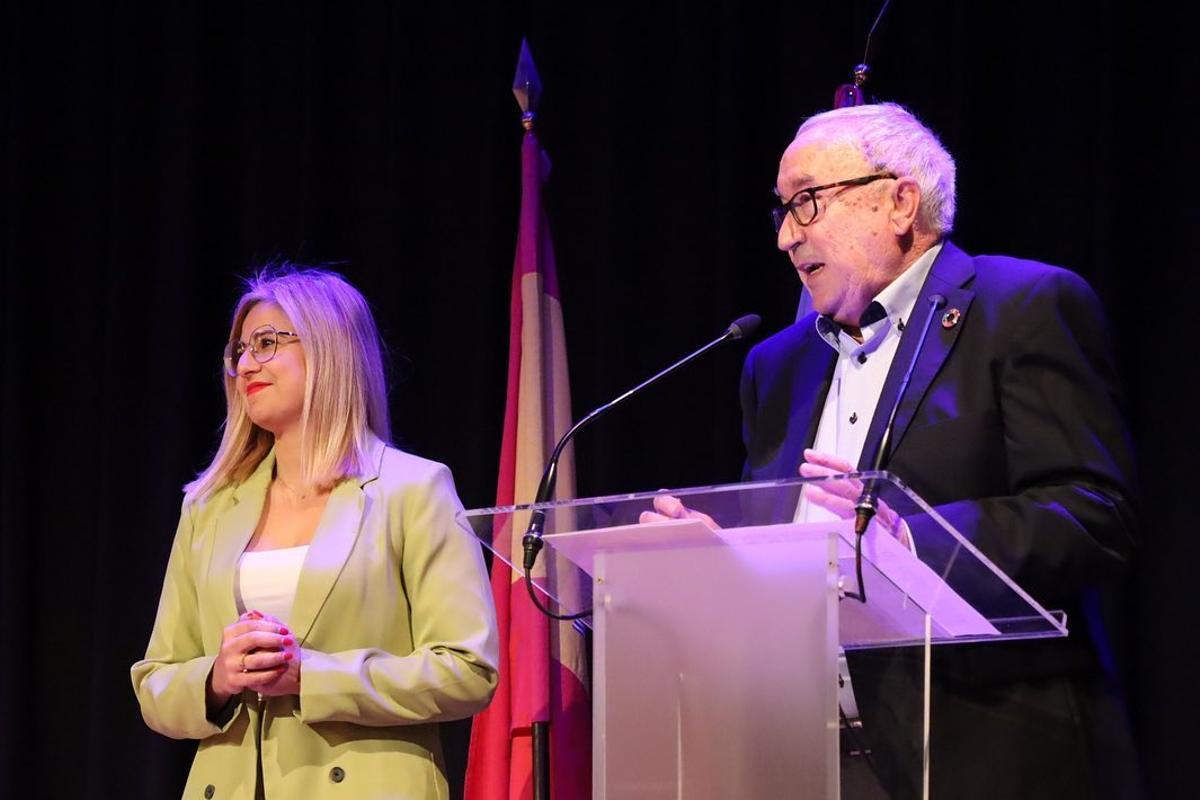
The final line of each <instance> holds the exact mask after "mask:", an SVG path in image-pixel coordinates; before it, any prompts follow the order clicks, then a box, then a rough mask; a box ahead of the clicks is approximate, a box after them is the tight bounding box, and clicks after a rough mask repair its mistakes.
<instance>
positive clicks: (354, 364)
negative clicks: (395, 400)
mask: <svg viewBox="0 0 1200 800" xmlns="http://www.w3.org/2000/svg"><path fill="white" fill-rule="evenodd" d="M259 303H275V304H276V305H278V306H279V307H280V308H281V309H283V312H284V313H285V314H287V316H288V318H289V319H291V321H292V326H293V328H294V331H293V332H294V333H295V334H296V335H297V336H299V339H300V341H299V345H300V346H301V347H303V348H304V358H305V365H306V370H305V373H306V374H305V378H304V409H303V411H302V415H301V421H300V431H301V433H300V454H301V455H300V476H301V480H302V481H303V485H305V486H313V487H318V488H320V489H322V490H325V489H329V488H331V487H332V486H333V485H334V484H335V483H337V482H338V481H339V480H341V479H343V478H346V477H349V476H351V475H361V474H364V473H365V471H366V470H367V469H368V468H369V467H368V456H369V452H368V451H369V446H370V440H371V436H370V434H374V435H375V436H376V437H378V438H380V439H382V440H384V441H385V442H386V441H388V439H389V437H390V426H389V424H388V406H387V385H386V380H385V379H384V372H383V353H382V346H381V343H380V339H379V331H378V329H377V328H376V327H375V320H374V318H373V317H372V316H371V309H370V307H369V306H368V305H367V301H366V300H365V299H364V298H363V296H362V294H360V293H359V291H358V290H357V289H355V288H354V287H353V286H351V285H350V284H349V283H348V282H347V281H346V279H345V278H343V277H342V276H341V275H338V274H337V273H334V272H329V271H326V270H320V269H308V268H304V269H298V268H296V267H295V266H293V265H291V264H288V263H286V262H285V263H283V264H280V265H277V266H271V267H268V268H266V269H264V270H262V271H261V272H259V273H258V274H256V275H253V276H251V277H250V278H249V279H248V280H247V281H246V291H245V292H244V293H243V294H242V296H241V299H239V300H238V302H237V306H236V307H235V308H234V311H233V324H232V326H231V327H230V333H229V340H230V341H236V340H237V339H238V338H239V337H240V336H241V327H242V322H243V321H244V320H245V319H246V315H247V314H249V313H250V309H252V308H254V306H256V305H258V304H259ZM222 374H223V375H224V380H225V403H226V409H227V410H226V416H225V424H224V430H223V432H222V435H221V444H220V445H219V446H218V448H217V453H216V455H215V456H214V457H213V460H212V463H211V464H209V465H208V467H207V468H205V469H204V470H203V471H202V472H201V473H200V474H199V475H197V476H196V479H195V480H193V481H192V482H191V483H189V484H188V485H187V486H185V487H184V491H185V492H186V493H187V498H188V499H189V500H201V499H204V498H206V497H208V496H210V495H212V493H213V492H215V491H217V490H218V489H220V488H222V487H224V486H226V485H228V484H230V483H239V482H241V481H243V480H245V479H246V478H247V477H248V476H249V475H250V473H252V472H254V469H255V468H256V467H257V466H258V465H259V463H260V462H261V461H262V459H263V457H264V456H265V455H266V454H267V453H268V452H269V451H270V449H271V446H272V444H273V442H274V436H273V434H271V432H270V431H267V430H265V429H263V428H260V427H259V426H257V425H255V424H254V422H252V421H251V419H250V417H249V415H247V413H246V405H245V402H244V400H243V398H242V397H241V395H239V394H238V392H237V388H236V378H231V377H229V376H228V375H227V374H224V373H222Z"/></svg>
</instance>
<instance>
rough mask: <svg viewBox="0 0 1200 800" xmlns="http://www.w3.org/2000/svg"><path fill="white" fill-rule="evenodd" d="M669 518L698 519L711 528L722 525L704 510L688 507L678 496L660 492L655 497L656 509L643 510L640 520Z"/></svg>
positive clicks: (643, 521)
mask: <svg viewBox="0 0 1200 800" xmlns="http://www.w3.org/2000/svg"><path fill="white" fill-rule="evenodd" d="M669 519H698V520H700V521H701V522H703V523H704V524H705V525H707V526H708V528H709V530H714V531H716V530H720V529H721V526H720V525H718V524H717V523H716V521H715V520H714V519H713V518H712V517H710V516H709V515H708V514H705V513H704V512H703V511H696V510H694V509H691V508H688V507H687V506H685V505H684V504H683V502H682V501H680V499H679V498H678V497H673V496H671V495H669V494H660V495H658V496H657V497H655V498H654V510H653V511H643V512H642V513H641V516H639V517H638V522H642V523H645V522H664V521H666V520H669Z"/></svg>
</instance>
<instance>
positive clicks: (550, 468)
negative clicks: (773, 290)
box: [521, 314, 762, 581]
mask: <svg viewBox="0 0 1200 800" xmlns="http://www.w3.org/2000/svg"><path fill="white" fill-rule="evenodd" d="M761 322H762V317H760V316H758V315H757V314H747V315H745V316H744V317H738V318H737V319H735V320H734V321H733V322H732V323H731V324H730V325H729V327H728V328H726V329H725V332H724V333H722V334H721V335H720V336H718V337H717V338H716V339H713V340H712V341H711V342H709V343H708V344H706V345H704V346H703V347H701V348H700V349H699V350H696V351H695V352H693V353H691V354H690V355H687V356H684V357H683V358H681V359H680V360H678V361H676V362H675V363H674V364H672V365H671V366H669V367H667V368H666V369H664V370H663V371H662V372H659V373H658V374H657V375H654V376H653V377H650V378H648V379H646V380H644V381H642V382H641V383H639V384H638V385H637V386H635V387H633V388H632V389H630V390H629V391H627V392H625V393H624V394H623V395H621V396H620V397H618V398H616V399H615V400H612V401H610V402H608V403H605V404H604V405H602V406H600V407H599V408H597V409H595V410H594V411H592V412H591V413H590V414H588V415H587V416H586V417H584V418H583V419H581V420H579V422H576V423H575V424H574V425H572V426H571V429H570V430H568V431H567V432H566V433H564V434H563V435H562V438H561V439H559V440H558V444H556V445H555V446H554V451H553V453H552V454H551V456H550V461H549V463H547V465H546V471H545V472H543V473H542V480H541V483H539V484H538V490H537V495H536V496H535V497H534V500H533V502H534V504H535V505H536V504H538V503H544V502H546V501H547V500H549V499H550V495H552V494H553V493H554V483H555V481H556V480H557V479H558V459H559V457H560V456H561V455H562V451H563V448H564V447H566V445H567V442H569V441H570V440H571V437H573V436H574V435H575V434H576V432H578V431H579V430H581V429H583V428H584V427H585V426H586V425H588V424H589V423H591V422H592V421H593V420H595V419H596V418H597V417H599V416H600V415H601V414H604V413H605V412H606V411H608V410H609V409H611V408H613V407H615V406H616V405H618V404H619V403H621V402H623V401H625V400H627V399H629V398H630V397H633V396H634V395H635V394H637V393H638V392H640V391H641V390H642V389H645V388H646V387H647V386H649V385H650V384H652V383H655V382H656V381H658V380H659V379H660V378H665V377H666V376H667V375H670V374H671V373H672V372H674V371H675V370H677V369H679V368H680V367H682V366H683V365H684V364H687V363H688V362H689V361H691V360H692V359H694V358H697V357H699V356H701V355H703V354H704V353H707V352H708V351H709V350H711V349H713V348H714V347H717V346H718V345H721V344H724V343H725V342H728V341H733V340H735V339H742V338H745V337H746V336H749V335H750V334H752V333H754V331H755V330H757V328H758V326H759V324H760V323H761ZM545 522H546V512H545V511H543V510H541V509H535V510H534V511H533V513H532V514H530V516H529V527H528V528H526V529H525V536H524V537H522V539H521V544H522V546H523V548H524V551H525V557H524V566H525V578H526V580H527V581H528V579H529V573H530V571H532V570H533V565H534V563H535V562H536V561H537V556H538V553H539V552H541V549H542V532H543V528H544V525H545Z"/></svg>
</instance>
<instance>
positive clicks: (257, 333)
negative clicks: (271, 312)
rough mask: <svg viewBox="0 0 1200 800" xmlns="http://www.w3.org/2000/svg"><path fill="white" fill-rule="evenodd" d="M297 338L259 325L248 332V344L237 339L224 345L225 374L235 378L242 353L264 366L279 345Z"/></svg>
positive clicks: (287, 332) (286, 332)
mask: <svg viewBox="0 0 1200 800" xmlns="http://www.w3.org/2000/svg"><path fill="white" fill-rule="evenodd" d="M299 338H300V337H299V336H297V335H296V334H294V333H292V332H291V331H281V330H277V329H276V328H275V326H274V325H259V326H258V327H257V328H255V329H254V330H253V331H251V332H250V341H249V342H243V341H242V340H240V339H239V340H237V341H234V342H230V343H229V344H227V345H225V374H226V375H228V376H229V377H231V378H236V377H237V368H238V362H240V361H241V360H242V353H244V352H246V351H247V350H249V351H250V355H252V356H254V360H255V361H257V362H258V363H260V364H265V363H267V362H268V361H270V360H271V359H272V358H274V357H275V351H276V350H277V349H278V348H279V345H280V343H283V344H287V343H288V342H294V341H297V340H298V339H299Z"/></svg>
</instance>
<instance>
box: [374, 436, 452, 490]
mask: <svg viewBox="0 0 1200 800" xmlns="http://www.w3.org/2000/svg"><path fill="white" fill-rule="evenodd" d="M378 480H379V483H380V484H381V486H382V488H384V489H385V490H386V491H398V490H404V489H406V488H411V487H416V486H430V485H434V484H438V483H441V482H443V481H446V482H449V483H450V484H451V485H453V478H452V476H451V474H450V468H449V467H447V466H446V465H445V464H443V463H441V462H440V461H432V460H430V459H428V458H421V457H420V456H416V455H413V454H412V453H407V452H405V451H404V450H401V449H400V448H398V447H394V446H392V445H387V446H386V447H384V449H383V456H382V458H381V459H380V463H379V479H378Z"/></svg>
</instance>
